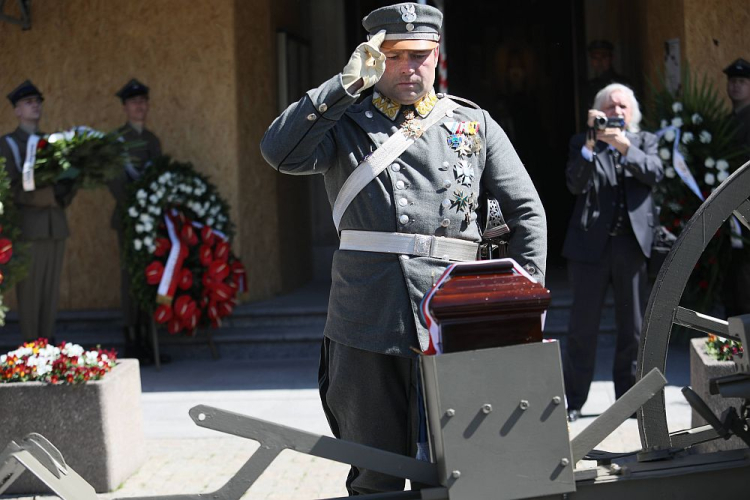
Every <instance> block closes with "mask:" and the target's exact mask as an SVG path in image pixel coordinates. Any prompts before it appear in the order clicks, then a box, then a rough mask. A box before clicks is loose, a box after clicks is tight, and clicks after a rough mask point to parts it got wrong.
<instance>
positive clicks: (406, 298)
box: [261, 75, 547, 356]
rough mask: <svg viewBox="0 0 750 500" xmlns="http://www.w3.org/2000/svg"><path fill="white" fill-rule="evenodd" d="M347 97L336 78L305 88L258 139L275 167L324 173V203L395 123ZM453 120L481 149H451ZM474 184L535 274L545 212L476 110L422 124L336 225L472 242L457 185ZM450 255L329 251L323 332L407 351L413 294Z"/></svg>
mask: <svg viewBox="0 0 750 500" xmlns="http://www.w3.org/2000/svg"><path fill="white" fill-rule="evenodd" d="M442 98H446V97H442ZM356 101H357V96H352V95H351V94H349V93H348V92H347V91H346V90H345V89H344V87H343V85H342V83H341V75H337V76H335V77H333V78H332V79H330V80H328V81H327V82H325V83H323V84H322V85H321V86H320V87H318V88H316V89H313V90H310V91H309V92H308V93H307V95H305V96H304V97H303V98H302V99H301V100H300V101H299V102H297V103H295V104H292V105H291V106H289V107H288V108H287V109H286V110H285V111H284V112H283V113H282V114H281V116H279V117H278V118H276V120H275V121H274V122H273V123H272V124H271V126H270V127H269V129H268V131H267V132H266V134H265V136H264V137H263V140H262V141H261V150H262V153H263V156H264V158H265V159H266V161H268V163H270V164H271V165H272V166H273V167H274V168H276V169H277V170H279V171H280V172H283V173H288V174H294V175H307V174H322V175H323V176H324V179H325V186H326V191H327V193H328V200H329V202H330V203H331V206H333V204H334V202H335V200H336V196H337V194H338V193H339V190H340V189H341V187H342V185H343V184H344V182H345V181H346V179H347V178H348V177H349V175H350V174H351V173H352V171H353V170H354V169H355V168H357V166H358V165H359V164H360V163H361V162H362V161H363V159H364V158H365V157H366V156H367V155H369V154H370V153H371V152H372V151H374V150H375V149H376V148H377V147H378V146H380V145H381V144H383V143H384V142H385V141H386V140H387V139H388V137H389V136H390V135H392V134H394V133H395V132H396V131H397V130H398V123H399V119H400V120H401V121H403V117H395V118H394V119H391V118H389V117H388V116H386V114H384V113H382V112H381V111H380V110H379V109H378V108H377V107H376V106H375V105H374V104H373V98H372V97H367V98H364V99H363V100H362V101H361V102H359V103H358V102H356ZM452 122H453V123H455V122H475V123H477V122H478V125H479V128H478V131H476V133H475V135H476V137H477V138H478V139H479V140H478V141H475V144H476V143H477V142H478V146H481V149H479V151H478V152H475V153H474V154H471V155H469V156H463V157H462V156H461V155H460V154H459V152H457V150H456V149H455V148H456V143H455V142H454V143H453V145H451V143H450V142H449V137H451V136H453V138H454V139H455V134H453V133H452V132H451V131H450V130H449V128H450V127H451V123H452ZM472 140H475V139H474V138H472ZM459 160H464V161H466V162H468V163H465V164H459ZM457 165H458V166H459V167H461V169H457V168H456V167H457ZM464 167H469V168H464ZM472 169H473V171H472ZM480 182H481V184H482V186H483V187H484V188H485V189H487V190H489V192H490V193H491V194H492V195H494V196H495V197H496V198H497V199H498V200H499V202H500V205H501V208H502V212H503V215H504V216H505V220H506V222H507V224H508V226H509V227H510V229H511V232H510V242H509V246H508V253H509V256H511V257H513V258H514V259H516V261H517V262H518V263H519V264H520V265H521V266H523V267H524V268H526V269H527V270H528V271H529V272H530V273H531V274H532V275H533V276H534V277H535V278H537V279H538V280H540V281H543V277H544V271H545V264H546V255H547V226H546V218H545V214H544V209H543V207H542V204H541V202H540V200H539V196H538V194H537V192H536V189H535V188H534V185H533V184H532V182H531V179H530V178H529V176H528V174H527V172H526V169H525V168H524V166H523V164H522V163H521V161H520V159H519V158H518V155H517V154H516V152H515V150H514V149H513V146H512V145H511V143H510V141H509V140H508V137H507V136H506V135H505V132H503V130H502V129H501V128H500V126H499V125H498V124H497V123H496V122H495V121H494V120H492V118H491V117H490V116H489V114H488V113H487V112H485V111H483V110H481V109H474V108H470V107H464V106H459V107H458V108H457V109H456V110H455V111H453V112H452V116H446V117H444V118H443V119H441V120H440V121H439V122H438V123H436V124H435V125H434V126H432V127H431V128H430V129H429V130H427V131H426V132H425V133H424V134H423V135H422V136H421V137H420V138H418V139H417V140H416V142H415V143H414V144H413V145H412V146H411V147H409V148H408V149H407V150H406V151H405V152H404V153H402V154H401V156H400V157H399V158H397V159H396V160H395V161H393V162H392V164H391V165H389V166H388V168H386V169H385V171H383V172H382V173H381V174H380V175H379V176H378V177H377V178H376V179H374V180H373V181H372V182H370V183H369V184H368V185H367V186H365V188H364V189H363V190H362V191H361V192H360V193H359V194H358V195H357V196H356V197H355V198H354V200H353V201H352V203H351V205H350V206H349V208H348V209H347V210H346V212H345V213H344V215H343V218H342V220H341V226H340V229H341V230H342V231H343V230H360V231H379V232H388V233H392V232H398V233H409V234H423V235H430V236H433V235H434V236H445V237H449V238H458V239H462V240H468V241H471V242H479V241H480V240H481V236H480V233H479V229H478V226H477V223H476V222H474V221H473V220H471V221H470V222H467V221H466V220H467V218H473V216H472V214H471V210H469V209H466V210H464V211H461V210H460V209H459V208H460V207H459V206H458V205H457V204H456V199H457V194H456V193H457V192H459V191H462V192H463V193H462V194H464V195H467V196H468V195H469V194H473V196H474V199H477V197H478V195H479V187H480ZM449 264H450V262H449V261H447V260H443V259H438V258H433V257H421V256H419V257H417V256H408V255H394V254H386V253H374V252H360V251H348V250H338V251H337V252H336V254H335V255H334V259H333V269H332V284H331V295H330V301H329V309H328V321H327V323H326V327H325V335H326V336H327V337H329V338H330V339H332V340H334V341H336V342H339V343H342V344H345V345H348V346H351V347H356V348H359V349H365V350H368V351H373V352H379V353H385V354H393V355H398V356H414V351H413V350H412V349H411V348H416V347H418V343H420V344H421V345H423V346H426V340H427V331H426V329H425V327H424V325H423V322H422V319H421V317H420V313H419V305H420V302H421V300H422V297H423V296H424V294H425V293H426V292H427V291H429V289H430V287H431V286H432V285H433V284H434V283H435V282H436V281H437V279H438V278H439V277H440V276H441V275H442V273H443V271H444V270H445V268H446V267H447V266H448V265H449Z"/></svg>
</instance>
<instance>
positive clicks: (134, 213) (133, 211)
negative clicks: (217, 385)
mask: <svg viewBox="0 0 750 500" xmlns="http://www.w3.org/2000/svg"><path fill="white" fill-rule="evenodd" d="M128 215H129V216H131V217H138V210H137V209H136V208H135V207H130V208H129V209H128Z"/></svg>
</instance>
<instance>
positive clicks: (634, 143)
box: [563, 83, 664, 421]
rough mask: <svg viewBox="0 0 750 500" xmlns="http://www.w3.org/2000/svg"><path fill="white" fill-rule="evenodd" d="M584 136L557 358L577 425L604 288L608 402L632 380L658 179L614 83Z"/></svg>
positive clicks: (633, 115) (643, 136)
mask: <svg viewBox="0 0 750 500" xmlns="http://www.w3.org/2000/svg"><path fill="white" fill-rule="evenodd" d="M594 108H595V109H591V110H589V112H588V127H589V128H588V130H587V131H586V132H585V133H583V134H578V135H576V136H574V137H573V138H572V139H571V141H570V154H569V159H568V165H567V168H566V177H567V186H568V189H569V190H570V192H571V193H573V194H574V195H576V197H577V199H576V204H575V208H574V210H573V215H572V216H571V219H570V222H569V224H568V232H567V235H566V238H565V243H564V245H563V256H564V257H565V258H567V259H568V273H569V278H570V282H571V288H572V290H573V305H572V308H571V312H570V323H569V325H568V338H567V349H566V351H565V355H564V371H565V393H566V396H567V403H568V418H569V420H570V421H574V420H576V419H578V417H579V416H580V411H581V407H582V406H583V404H584V403H585V402H586V398H587V397H588V392H589V386H590V385H591V380H592V378H593V375H594V361H595V357H596V342H597V334H598V333H599V320H600V318H601V312H602V305H603V303H604V297H605V295H606V291H607V288H608V286H609V285H610V284H611V285H612V287H613V289H614V296H615V318H616V324H617V345H616V351H615V361H614V367H613V370H612V372H613V373H612V376H613V380H614V383H615V396H616V397H617V398H619V397H620V396H622V395H623V394H624V393H625V392H626V391H627V390H628V389H630V387H632V385H633V384H634V382H635V364H636V358H637V349H638V342H639V339H640V333H641V323H642V321H643V313H644V311H645V307H646V301H647V299H648V283H647V275H646V259H648V258H649V256H650V255H651V244H652V242H653V230H654V225H655V224H656V223H657V221H655V220H654V201H653V198H652V196H651V189H652V187H653V186H654V184H656V183H657V182H659V181H660V180H661V179H662V177H663V175H664V170H663V168H662V164H661V160H660V158H659V155H658V139H657V138H656V136H655V135H653V134H650V133H648V132H642V131H640V129H639V126H638V125H639V123H640V121H641V112H640V109H639V106H638V101H637V100H636V99H635V95H633V91H632V90H630V88H628V87H626V86H625V85H621V84H618V83H613V84H611V85H608V86H606V87H604V88H603V89H602V90H601V91H599V93H598V94H597V95H596V98H595V100H594Z"/></svg>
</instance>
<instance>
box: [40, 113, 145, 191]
mask: <svg viewBox="0 0 750 500" xmlns="http://www.w3.org/2000/svg"><path fill="white" fill-rule="evenodd" d="M134 145H136V144H135V143H127V142H125V141H123V139H122V135H121V134H120V133H119V132H110V133H106V134H105V133H103V132H99V131H97V130H94V129H91V128H89V127H74V128H72V129H70V130H68V131H65V132H56V133H54V134H50V135H47V136H44V137H43V138H42V139H41V140H40V141H39V143H38V145H37V156H36V162H35V163H34V181H35V183H36V184H37V185H39V186H48V185H51V184H54V183H56V182H60V181H65V180H67V181H69V182H71V183H72V184H73V187H75V188H83V189H89V188H96V187H100V186H102V185H105V184H106V183H107V182H109V181H111V180H113V179H115V178H117V177H119V176H120V175H122V172H123V170H124V169H125V166H126V165H127V163H128V162H129V161H130V158H129V155H128V153H127V150H128V148H129V147H132V146H134Z"/></svg>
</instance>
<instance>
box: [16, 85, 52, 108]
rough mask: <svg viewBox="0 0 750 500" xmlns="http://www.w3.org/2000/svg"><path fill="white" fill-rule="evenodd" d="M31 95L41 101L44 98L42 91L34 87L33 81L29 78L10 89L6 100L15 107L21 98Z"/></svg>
mask: <svg viewBox="0 0 750 500" xmlns="http://www.w3.org/2000/svg"><path fill="white" fill-rule="evenodd" d="M32 96H36V97H38V98H39V99H40V100H42V101H43V100H44V97H43V96H42V93H41V92H39V89H38V88H36V86H35V85H34V84H33V83H31V80H26V81H25V82H23V83H22V84H21V85H19V86H18V87H16V88H14V89H13V90H11V91H10V94H8V100H9V101H10V103H11V104H12V105H13V106H14V107H15V105H16V104H17V103H18V101H20V100H21V99H23V98H25V97H32Z"/></svg>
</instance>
